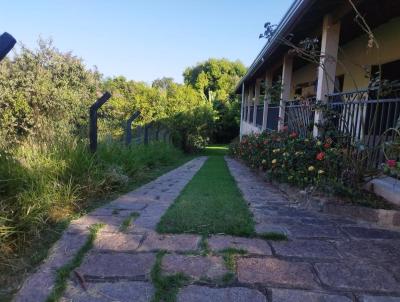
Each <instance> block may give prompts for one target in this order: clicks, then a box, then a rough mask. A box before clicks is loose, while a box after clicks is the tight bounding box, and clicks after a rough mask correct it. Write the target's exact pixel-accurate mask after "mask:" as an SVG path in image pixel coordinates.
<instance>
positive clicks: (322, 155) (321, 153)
mask: <svg viewBox="0 0 400 302" xmlns="http://www.w3.org/2000/svg"><path fill="white" fill-rule="evenodd" d="M324 158H325V152H319V153H318V154H317V157H316V159H317V160H323V159H324Z"/></svg>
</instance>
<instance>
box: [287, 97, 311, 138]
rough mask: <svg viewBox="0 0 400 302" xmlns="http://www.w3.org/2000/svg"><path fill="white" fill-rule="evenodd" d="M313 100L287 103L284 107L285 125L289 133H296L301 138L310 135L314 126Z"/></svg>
mask: <svg viewBox="0 0 400 302" xmlns="http://www.w3.org/2000/svg"><path fill="white" fill-rule="evenodd" d="M314 105H315V98H314V97H313V98H308V99H304V100H294V101H287V102H286V106H285V125H287V126H288V130H289V131H291V132H292V131H295V132H297V133H298V134H299V135H300V136H301V137H307V136H310V135H312V131H313V126H314V115H315V111H314Z"/></svg>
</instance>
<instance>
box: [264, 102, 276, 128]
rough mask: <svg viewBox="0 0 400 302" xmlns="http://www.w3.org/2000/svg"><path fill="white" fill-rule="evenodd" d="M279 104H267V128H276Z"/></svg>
mask: <svg viewBox="0 0 400 302" xmlns="http://www.w3.org/2000/svg"><path fill="white" fill-rule="evenodd" d="M278 122H279V106H268V112H267V125H266V128H267V129H268V130H278Z"/></svg>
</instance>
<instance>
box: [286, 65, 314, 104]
mask: <svg viewBox="0 0 400 302" xmlns="http://www.w3.org/2000/svg"><path fill="white" fill-rule="evenodd" d="M317 68H318V66H317V65H316V64H311V63H310V64H308V65H305V66H303V67H302V68H300V69H297V70H296V71H294V72H293V78H292V85H291V86H292V87H291V91H290V98H291V99H293V98H294V95H295V90H296V86H297V85H298V84H302V83H307V82H313V81H315V80H316V78H317ZM307 94H315V91H314V86H313V87H309V88H306V89H303V96H307Z"/></svg>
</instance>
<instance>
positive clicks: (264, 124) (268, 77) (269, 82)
mask: <svg viewBox="0 0 400 302" xmlns="http://www.w3.org/2000/svg"><path fill="white" fill-rule="evenodd" d="M271 86H272V72H270V71H267V73H266V74H265V96H264V111H263V122H262V127H261V130H262V131H265V130H266V129H267V119H268V106H269V104H270V102H271V100H270V99H269V98H268V95H267V89H268V88H269V87H271Z"/></svg>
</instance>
